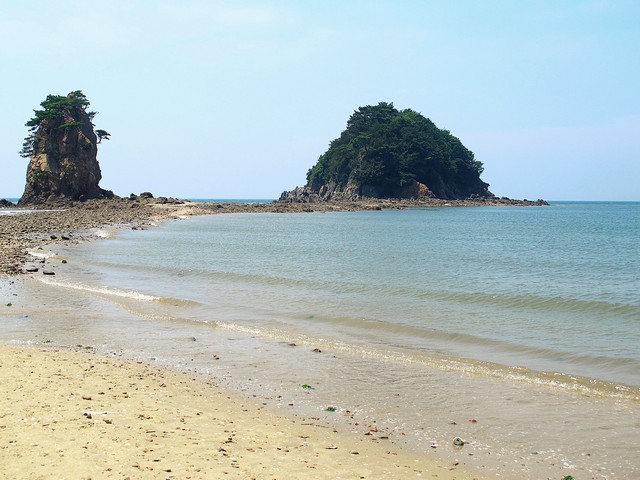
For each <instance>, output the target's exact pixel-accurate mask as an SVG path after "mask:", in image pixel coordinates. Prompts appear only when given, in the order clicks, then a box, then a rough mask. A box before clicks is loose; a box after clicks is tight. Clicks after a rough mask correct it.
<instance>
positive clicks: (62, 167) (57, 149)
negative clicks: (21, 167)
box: [18, 92, 114, 206]
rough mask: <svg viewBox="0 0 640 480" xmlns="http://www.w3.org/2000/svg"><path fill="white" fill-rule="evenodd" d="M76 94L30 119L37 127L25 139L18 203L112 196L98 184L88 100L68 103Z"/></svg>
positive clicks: (94, 142)
mask: <svg viewBox="0 0 640 480" xmlns="http://www.w3.org/2000/svg"><path fill="white" fill-rule="evenodd" d="M76 93H79V92H74V93H70V94H69V95H68V96H67V99H69V100H70V102H69V103H68V108H64V106H65V105H67V104H65V103H61V102H59V103H58V104H57V105H63V107H59V108H58V110H57V111H55V112H53V114H51V113H49V112H46V116H45V114H43V115H42V117H43V118H42V119H40V118H37V122H36V121H35V120H32V122H33V123H36V125H37V129H35V127H33V129H34V130H35V133H34V134H32V136H31V137H29V138H28V139H27V142H31V143H30V145H29V147H30V148H29V153H31V157H30V161H29V165H28V167H27V179H26V185H25V189H24V194H23V195H22V197H21V198H20V201H19V202H18V205H20V206H25V205H34V204H42V203H51V202H56V201H60V200H80V201H83V200H86V199H92V198H111V197H113V196H114V195H113V193H112V192H110V191H108V190H103V189H102V188H100V186H99V182H100V179H101V178H102V173H101V171H100V166H99V164H98V160H97V151H98V148H97V144H98V139H97V137H96V133H95V132H94V129H93V124H92V122H91V118H92V117H91V116H90V114H89V113H87V112H86V111H85V108H86V105H88V102H86V103H73V102H72V101H73V99H74V94H76ZM60 98H62V99H64V97H60ZM83 99H84V96H83ZM44 105H45V103H44V102H43V106H44ZM42 112H45V111H42ZM42 112H37V111H36V113H42ZM91 115H92V114H91ZM27 125H29V123H28V124H27ZM27 142H25V144H26V143H27Z"/></svg>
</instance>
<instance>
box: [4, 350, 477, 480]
mask: <svg viewBox="0 0 640 480" xmlns="http://www.w3.org/2000/svg"><path fill="white" fill-rule="evenodd" d="M0 372H2V376H3V382H1V383H0V428H1V429H2V432H3V435H2V436H3V438H5V439H6V440H7V441H6V442H3V445H2V447H1V448H0V463H1V464H3V465H4V466H5V467H4V468H5V470H4V471H5V475H9V476H11V478H52V477H55V478H142V479H144V478H193V479H200V478H202V479H204V478H243V479H248V478H256V479H257V478H270V479H271V478H277V479H287V478H314V479H318V478H327V479H328V478H360V479H375V478H380V479H383V478H384V479H386V478H397V479H404V478H414V477H415V478H421V477H423V478H424V477H426V478H432V477H437V478H439V479H444V480H464V479H472V478H473V479H477V480H479V479H480V478H483V477H480V476H478V475H474V474H471V473H469V472H466V471H464V470H461V469H460V468H459V467H458V462H453V464H450V465H446V464H444V463H443V462H442V461H441V460H438V459H435V458H430V457H429V455H428V452H425V453H424V455H418V454H414V453H411V452H408V451H405V450H403V449H401V448H399V447H398V446H396V445H393V444H390V443H389V441H388V440H386V439H383V438H380V439H378V438H374V437H371V436H368V437H365V438H362V437H357V436H356V435H355V434H353V433H350V432H339V431H338V430H336V429H332V428H327V427H325V426H322V425H319V424H317V423H316V422H315V421H314V419H313V418H298V417H295V416H288V415H287V416H283V415H281V414H278V413H274V412H272V411H271V410H269V409H268V408H265V407H264V406H263V405H261V404H259V403H258V402H257V401H256V402H254V401H252V400H247V399H246V398H243V397H240V396H239V395H237V394H235V393H233V392H230V391H227V390H225V389H222V388H219V387H216V386H215V385H212V384H209V383H206V382H204V381H203V380H199V379H197V378H194V376H193V375H190V374H189V373H179V372H175V371H173V370H169V369H161V368H156V367H152V366H150V365H148V364H146V363H144V364H143V363H142V362H137V363H134V362H132V361H123V360H122V359H119V358H110V357H107V356H102V355H98V354H94V353H92V352H86V351H72V350H63V349H59V348H52V349H47V348H43V347H42V346H30V347H27V346H14V345H12V346H9V345H4V344H3V345H0ZM484 478H486V477H484Z"/></svg>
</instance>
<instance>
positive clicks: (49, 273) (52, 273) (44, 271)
mask: <svg viewBox="0 0 640 480" xmlns="http://www.w3.org/2000/svg"><path fill="white" fill-rule="evenodd" d="M42 274H43V275H55V274H56V272H54V271H52V270H43V271H42Z"/></svg>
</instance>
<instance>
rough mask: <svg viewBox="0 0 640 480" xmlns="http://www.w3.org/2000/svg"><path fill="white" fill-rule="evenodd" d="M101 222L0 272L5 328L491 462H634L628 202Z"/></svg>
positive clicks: (629, 471) (315, 418)
mask: <svg viewBox="0 0 640 480" xmlns="http://www.w3.org/2000/svg"><path fill="white" fill-rule="evenodd" d="M32 214H37V213H32ZM93 234H95V235H96V236H99V237H102V240H99V241H93V242H83V243H79V244H77V245H59V244H58V245H56V244H54V245H51V246H50V247H48V248H45V249H43V250H38V251H34V252H33V253H34V254H36V255H38V256H40V257H42V258H45V259H46V262H47V264H48V265H49V268H51V269H53V270H54V271H55V273H56V275H55V276H44V275H33V276H28V277H27V276H22V277H20V278H19V279H12V280H11V282H7V281H4V282H3V283H2V288H0V295H1V298H0V300H2V305H3V306H4V305H6V304H10V305H11V306H10V307H9V308H7V307H5V308H2V310H1V312H2V314H1V315H0V320H1V322H0V323H1V325H0V341H2V342H4V343H18V344H36V345H50V346H73V347H75V348H82V349H86V350H90V351H95V352H97V353H101V354H107V355H117V356H123V357H126V358H130V359H135V360H137V361H143V362H148V363H151V364H153V365H158V366H162V367H168V368H173V369H177V370H180V371H186V372H189V373H190V374H193V375H194V376H197V377H199V378H203V379H205V380H207V381H210V382H212V383H215V384H217V385H219V386H222V387H224V388H228V389H231V390H234V391H236V392H239V393H240V394H242V395H245V396H247V397H249V398H252V399H254V400H256V401H257V402H261V403H264V404H265V405H266V406H267V407H268V408H272V409H274V410H276V411H278V412H280V413H283V414H287V415H298V416H301V417H303V418H305V419H307V420H308V421H311V422H315V423H318V424H322V425H325V426H328V427H334V428H338V429H342V430H344V431H352V432H354V433H355V434H357V435H369V437H370V438H372V441H378V442H391V443H395V444H397V445H400V446H402V447H403V448H407V449H411V450H414V451H416V452H418V453H419V454H420V455H424V456H425V457H426V458H439V459H440V460H441V461H442V462H444V464H445V465H447V464H451V465H454V464H457V465H460V467H466V468H468V469H470V470H472V471H473V470H475V471H477V472H482V473H484V474H485V475H488V476H490V477H493V476H495V477H496V478H505V479H529V478H530V479H545V478H548V479H558V480H560V479H562V478H564V477H565V476H567V475H571V476H573V477H574V478H575V479H576V480H584V479H639V478H640V202H552V203H551V205H550V206H537V207H519V206H509V207H503V206H500V207H439V208H420V209H418V208H416V209H404V210H381V211H360V212H328V213H284V214H278V213H255V214H254V213H251V214H219V215H208V216H199V217H191V218H185V219H179V220H172V221H167V222H163V223H161V224H159V225H157V226H155V227H152V228H148V229H145V230H126V229H102V230H95V231H94V232H93ZM63 262H64V263H63ZM456 437H459V438H461V439H463V440H464V445H463V446H460V445H454V442H453V439H455V438H456ZM457 443H460V442H457ZM452 468H453V467H452Z"/></svg>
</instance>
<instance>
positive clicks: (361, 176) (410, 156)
mask: <svg viewBox="0 0 640 480" xmlns="http://www.w3.org/2000/svg"><path fill="white" fill-rule="evenodd" d="M482 171H483V166H482V163H481V162H479V161H477V160H475V158H474V155H473V153H472V152H471V151H470V150H468V149H467V148H466V147H465V146H464V145H463V144H462V143H461V142H460V140H459V139H458V138H456V137H454V136H453V135H451V133H450V132H449V131H447V130H442V129H439V128H438V127H436V126H435V124H434V123H433V122H432V121H431V120H429V119H428V118H425V117H424V116H422V115H421V114H419V113H418V112H415V111H413V110H410V109H406V110H401V111H399V110H397V109H396V108H394V106H393V104H392V103H385V102H381V103H379V104H378V105H375V106H370V105H368V106H365V107H360V108H358V110H356V111H355V112H354V113H353V115H351V117H350V118H349V120H348V122H347V128H346V130H344V131H343V132H342V133H341V134H340V137H338V138H336V139H335V140H333V141H332V142H331V143H330V145H329V149H328V150H327V151H326V152H325V153H324V154H323V155H321V156H320V158H319V159H318V162H317V163H316V164H315V165H314V166H313V167H312V168H311V169H310V170H309V172H308V173H307V186H308V187H309V188H311V189H312V190H315V191H317V190H318V189H320V188H321V187H322V186H323V185H328V184H333V185H335V186H336V188H337V189H338V190H339V189H344V188H345V187H346V186H347V185H348V184H351V185H357V186H359V187H361V188H363V189H366V191H369V192H375V195H373V196H379V197H396V196H402V191H403V188H405V187H407V186H408V185H410V184H411V183H415V182H419V183H421V184H423V185H426V186H427V187H428V188H429V189H430V190H431V192H432V193H433V194H434V195H435V196H436V197H438V198H452V199H453V198H467V197H470V196H472V195H477V196H483V197H484V196H490V195H491V193H490V192H489V190H488V186H489V185H488V184H486V183H484V182H483V181H482V180H480V175H481V174H482Z"/></svg>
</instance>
